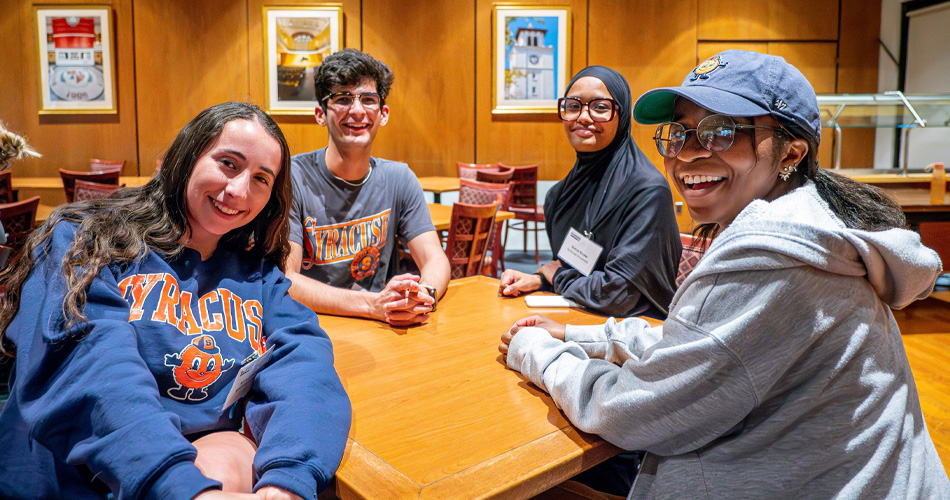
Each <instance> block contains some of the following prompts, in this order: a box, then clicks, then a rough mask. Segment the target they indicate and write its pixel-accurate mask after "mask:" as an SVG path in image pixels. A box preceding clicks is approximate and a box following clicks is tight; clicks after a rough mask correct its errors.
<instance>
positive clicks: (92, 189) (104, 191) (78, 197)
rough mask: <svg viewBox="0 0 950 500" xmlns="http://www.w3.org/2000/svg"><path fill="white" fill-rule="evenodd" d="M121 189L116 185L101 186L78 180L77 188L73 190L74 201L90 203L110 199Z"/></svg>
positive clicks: (96, 183)
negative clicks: (89, 201)
mask: <svg viewBox="0 0 950 500" xmlns="http://www.w3.org/2000/svg"><path fill="white" fill-rule="evenodd" d="M120 187H122V186H116V185H115V184H100V183H98V182H90V181H84V180H82V179H76V186H75V189H74V190H73V200H74V201H88V200H99V199H102V198H108V197H109V196H110V195H111V194H112V193H114V192H115V191H116V190H117V189H119V188H120Z"/></svg>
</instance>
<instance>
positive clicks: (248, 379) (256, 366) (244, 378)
mask: <svg viewBox="0 0 950 500" xmlns="http://www.w3.org/2000/svg"><path fill="white" fill-rule="evenodd" d="M273 352H274V347H273V346H271V348H270V349H268V350H266V351H264V354H261V355H260V356H258V357H257V359H255V360H253V361H251V362H250V363H247V364H245V365H244V366H242V367H241V370H240V371H238V374H237V377H236V378H235V379H234V384H232V385H231V392H229V393H228V397H227V399H226V400H225V401H224V406H223V407H222V408H221V410H222V411H223V410H226V409H228V407H229V406H231V405H233V404H234V403H236V402H237V400H239V399H241V398H242V397H243V396H244V395H245V394H247V391H250V390H251V383H252V382H254V376H255V375H257V372H259V371H261V368H263V367H264V365H266V364H267V360H268V359H270V355H271V354H273ZM250 357H253V356H250ZM245 361H247V360H245Z"/></svg>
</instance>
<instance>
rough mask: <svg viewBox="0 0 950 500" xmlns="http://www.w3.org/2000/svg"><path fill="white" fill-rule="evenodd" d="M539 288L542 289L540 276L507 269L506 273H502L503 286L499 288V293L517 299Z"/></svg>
mask: <svg viewBox="0 0 950 500" xmlns="http://www.w3.org/2000/svg"><path fill="white" fill-rule="evenodd" d="M539 288H541V277H540V276H538V275H536V274H528V273H523V272H521V271H515V270H514V269H505V272H503V273H501V284H500V285H499V286H498V292H499V293H501V294H502V295H504V296H506V297H517V296H519V295H521V294H523V293H531V292H533V291H535V290H537V289H539Z"/></svg>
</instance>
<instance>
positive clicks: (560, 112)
mask: <svg viewBox="0 0 950 500" xmlns="http://www.w3.org/2000/svg"><path fill="white" fill-rule="evenodd" d="M585 106H586V107H587V115H588V116H590V119H591V120H593V121H595V122H609V121H610V120H613V119H614V114H616V113H617V101H615V100H613V99H607V98H606V97H601V98H598V99H591V100H590V101H587V102H586V103H585V102H584V101H581V100H580V99H578V98H576V97H562V98H560V99H558V100H557V116H558V118H560V119H561V120H564V121H566V122H573V121H577V119H578V118H580V117H581V111H583V110H584V107H585Z"/></svg>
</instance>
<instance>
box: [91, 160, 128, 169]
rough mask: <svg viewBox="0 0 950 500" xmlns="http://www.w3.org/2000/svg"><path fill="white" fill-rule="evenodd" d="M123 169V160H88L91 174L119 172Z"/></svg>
mask: <svg viewBox="0 0 950 500" xmlns="http://www.w3.org/2000/svg"><path fill="white" fill-rule="evenodd" d="M123 168H125V160H100V159H99V158H89V170H90V171H92V172H104V171H106V170H118V171H120V172H121V171H122V169H123Z"/></svg>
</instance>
